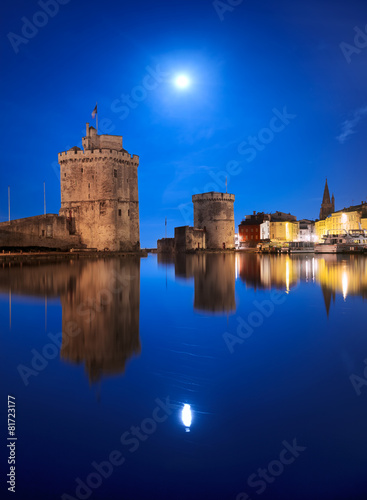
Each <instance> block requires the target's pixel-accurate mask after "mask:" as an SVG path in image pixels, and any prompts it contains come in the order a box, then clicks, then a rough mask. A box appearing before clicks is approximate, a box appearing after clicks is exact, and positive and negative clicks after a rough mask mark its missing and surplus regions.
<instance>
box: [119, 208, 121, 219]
mask: <svg viewBox="0 0 367 500" xmlns="http://www.w3.org/2000/svg"><path fill="white" fill-rule="evenodd" d="M119 217H121V209H120V208H119Z"/></svg>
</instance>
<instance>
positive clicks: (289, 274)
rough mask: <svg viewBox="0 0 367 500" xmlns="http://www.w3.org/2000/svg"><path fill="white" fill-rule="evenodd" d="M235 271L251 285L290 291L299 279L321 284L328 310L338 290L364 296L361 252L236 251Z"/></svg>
mask: <svg viewBox="0 0 367 500" xmlns="http://www.w3.org/2000/svg"><path fill="white" fill-rule="evenodd" d="M236 260H237V264H236V268H237V269H238V275H239V277H240V279H241V281H242V282H243V283H245V284H246V286H248V287H250V288H253V289H255V290H256V289H258V288H261V289H270V288H277V289H280V290H284V291H286V292H289V291H291V290H292V288H294V287H295V286H296V285H297V284H298V283H299V282H301V281H303V282H306V283H313V282H316V283H318V284H319V285H320V286H321V290H322V293H323V296H324V301H325V307H326V311H327V314H329V310H330V304H331V299H333V300H334V301H335V296H336V294H341V295H342V296H343V299H344V301H345V300H346V299H347V297H348V296H349V295H360V296H362V297H363V298H365V297H367V259H366V257H364V256H360V255H340V254H339V255H337V254H334V255H332V254H330V255H322V256H314V255H312V254H309V255H294V256H292V257H290V256H289V255H261V254H255V253H254V254H245V253H242V254H240V253H237V254H236Z"/></svg>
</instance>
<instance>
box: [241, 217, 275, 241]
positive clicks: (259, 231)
mask: <svg viewBox="0 0 367 500" xmlns="http://www.w3.org/2000/svg"><path fill="white" fill-rule="evenodd" d="M269 219H270V216H269V215H268V214H265V213H264V212H258V213H256V212H253V214H251V215H246V218H245V219H244V220H242V222H241V224H239V226H238V234H239V241H240V245H241V244H245V245H246V244H252V243H257V242H259V241H261V240H263V239H267V238H269V235H267V230H266V229H267V228H269V227H270V224H269Z"/></svg>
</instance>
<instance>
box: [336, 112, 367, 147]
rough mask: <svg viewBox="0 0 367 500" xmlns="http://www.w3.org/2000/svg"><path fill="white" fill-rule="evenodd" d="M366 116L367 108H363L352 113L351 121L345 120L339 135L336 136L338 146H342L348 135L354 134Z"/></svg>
mask: <svg viewBox="0 0 367 500" xmlns="http://www.w3.org/2000/svg"><path fill="white" fill-rule="evenodd" d="M366 114H367V106H365V107H364V108H359V109H357V111H355V112H354V115H353V118H352V119H351V120H345V122H344V123H343V124H342V131H341V134H340V135H338V136H337V140H338V141H339V142H340V144H344V143H345V141H346V140H347V139H348V137H349V136H350V135H353V134H355V133H356V131H355V128H356V127H357V125H358V123H359V122H360V121H361V120H362V118H363V117H364V116H365V115H366Z"/></svg>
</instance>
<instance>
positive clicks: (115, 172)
mask: <svg viewBox="0 0 367 500" xmlns="http://www.w3.org/2000/svg"><path fill="white" fill-rule="evenodd" d="M113 176H114V177H117V170H116V169H115V170H114V171H113Z"/></svg>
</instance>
